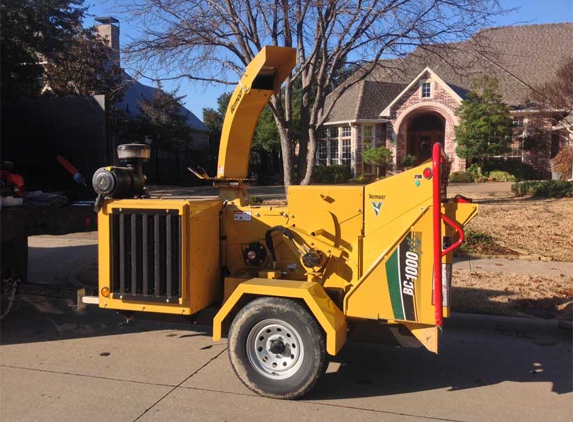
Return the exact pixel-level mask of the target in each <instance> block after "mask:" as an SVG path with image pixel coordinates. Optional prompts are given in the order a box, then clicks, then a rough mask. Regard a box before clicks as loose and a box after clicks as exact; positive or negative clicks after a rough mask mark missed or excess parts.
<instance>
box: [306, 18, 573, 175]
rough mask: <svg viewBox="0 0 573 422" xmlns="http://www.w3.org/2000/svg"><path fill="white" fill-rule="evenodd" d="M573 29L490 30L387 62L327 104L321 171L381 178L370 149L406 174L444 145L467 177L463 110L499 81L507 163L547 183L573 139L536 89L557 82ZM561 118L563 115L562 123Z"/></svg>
mask: <svg viewBox="0 0 573 422" xmlns="http://www.w3.org/2000/svg"><path fill="white" fill-rule="evenodd" d="M572 39H573V23H562V24H548V25H527V26H513V27H501V28H492V29H488V30H484V31H482V32H480V33H478V34H476V35H475V36H474V37H472V38H471V39H469V40H468V41H465V42H460V43H452V44H442V45H437V46H432V47H431V48H426V49H424V50H422V49H417V50H415V51H414V52H412V53H411V54H409V55H408V56H406V57H404V58H401V59H395V60H386V61H384V62H382V63H381V65H380V66H379V67H377V68H376V69H374V71H373V72H372V73H371V74H370V75H368V77H366V78H365V79H363V80H361V81H359V82H355V83H352V79H350V82H349V84H348V86H344V85H343V86H341V87H339V88H337V90H335V91H334V92H333V93H332V94H330V96H329V97H328V98H327V101H326V107H325V110H327V111H328V110H329V108H330V111H329V113H328V115H327V117H326V119H325V122H324V123H323V125H322V130H321V131H320V135H319V139H320V141H319V143H318V146H317V157H316V162H317V164H318V165H332V164H342V165H346V166H348V167H349V168H350V169H351V170H352V173H353V174H354V175H355V176H360V175H369V174H373V173H374V172H375V169H374V168H372V167H371V166H368V165H365V164H364V163H363V161H362V151H363V150H364V148H365V147H369V146H381V145H384V146H386V147H387V148H389V149H390V150H391V151H392V154H393V160H394V164H395V165H396V166H397V167H399V166H400V163H401V161H402V160H403V158H404V157H405V156H406V155H412V156H414V157H415V159H416V161H417V162H421V161H423V160H425V159H427V158H428V157H429V154H430V151H431V147H432V145H433V144H434V143H435V142H442V143H443V144H444V146H445V150H446V153H447V154H448V156H449V157H450V159H451V161H452V171H460V170H465V169H466V165H467V163H466V160H464V159H461V158H460V157H458V156H457V155H456V142H455V126H456V125H458V124H459V118H458V117H457V116H456V115H455V111H456V109H457V108H458V107H459V105H460V104H461V102H462V101H463V100H464V98H465V97H466V95H467V93H468V92H469V89H470V85H471V82H472V81H473V80H474V79H476V78H479V77H480V76H482V75H489V76H494V77H496V78H497V79H498V81H499V87H500V93H501V95H502V97H503V100H504V101H505V102H506V103H507V104H508V105H509V106H510V108H511V114H512V117H513V121H514V139H513V143H512V145H511V151H510V152H509V153H508V154H506V155H504V156H503V157H499V158H503V159H513V160H520V161H523V162H526V163H529V164H532V165H533V167H534V168H535V169H536V171H537V173H538V176H539V177H548V176H549V175H550V172H551V158H553V157H554V156H555V155H556V154H557V153H558V152H559V150H560V149H561V148H562V147H563V146H564V145H565V144H566V143H568V142H571V141H572V140H571V135H570V134H568V133H566V132H564V131H562V130H560V128H559V126H553V124H554V122H555V119H557V120H558V119H559V116H558V115H557V114H556V113H555V112H554V111H551V110H540V109H539V108H537V107H536V106H535V104H533V103H532V102H531V101H530V100H529V97H530V92H531V87H537V86H540V85H541V84H543V83H545V82H548V81H550V80H551V79H552V78H553V77H554V76H555V74H556V71H557V69H558V67H559V66H560V65H561V64H562V63H563V61H564V60H565V59H566V58H568V57H571V56H572V55H573V44H572V43H571V42H570V41H567V40H572ZM561 116H562V115H561Z"/></svg>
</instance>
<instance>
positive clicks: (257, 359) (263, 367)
mask: <svg viewBox="0 0 573 422" xmlns="http://www.w3.org/2000/svg"><path fill="white" fill-rule="evenodd" d="M247 357H248V358H249V362H250V363H251V365H252V366H253V368H255V370H256V371H257V372H258V373H260V374H261V375H263V376H265V377H267V378H270V379H275V380H280V379H285V378H289V377H292V376H293V375H294V374H296V373H297V372H298V370H299V369H300V367H301V365H302V362H303V359H304V346H303V343H302V339H301V338H300V334H299V333H298V331H296V330H295V329H294V327H293V326H292V325H290V324H288V323H286V322H284V321H281V320H278V319H265V320H263V321H260V322H258V323H257V324H256V325H255V326H254V327H253V328H252V329H251V331H250V332H249V335H248V337H247Z"/></svg>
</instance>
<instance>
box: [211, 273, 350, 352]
mask: <svg viewBox="0 0 573 422" xmlns="http://www.w3.org/2000/svg"><path fill="white" fill-rule="evenodd" d="M245 295H248V296H251V297H252V296H255V297H256V296H274V297H285V298H291V299H302V300H303V301H304V303H305V304H306V305H307V306H308V308H309V309H310V312H312V314H313V315H314V317H315V318H316V320H317V321H318V323H319V324H320V326H321V327H322V329H323V330H324V332H325V333H326V351H327V353H328V354H329V355H332V356H334V355H336V354H337V353H338V351H339V350H340V349H341V348H342V346H344V344H345V343H346V334H347V324H346V318H345V317H344V314H343V313H342V311H341V310H340V309H339V308H338V307H337V306H336V305H335V304H334V302H333V301H332V300H331V299H330V298H329V297H328V295H327V294H326V292H325V291H324V289H323V288H322V286H321V285H320V284H318V283H314V282H301V281H289V280H268V279H263V278H253V279H250V280H247V281H245V282H243V283H241V284H239V286H238V287H237V288H236V289H235V291H234V292H233V293H232V294H231V296H230V297H229V299H228V300H227V301H226V302H225V304H224V305H223V306H222V307H221V309H220V310H219V312H218V313H217V315H215V318H214V319H213V341H219V340H221V337H222V331H223V324H224V323H225V322H226V320H227V318H228V317H229V316H230V314H231V313H232V312H233V310H235V309H238V307H239V306H240V305H239V301H240V299H241V298H243V297H244V296H245Z"/></svg>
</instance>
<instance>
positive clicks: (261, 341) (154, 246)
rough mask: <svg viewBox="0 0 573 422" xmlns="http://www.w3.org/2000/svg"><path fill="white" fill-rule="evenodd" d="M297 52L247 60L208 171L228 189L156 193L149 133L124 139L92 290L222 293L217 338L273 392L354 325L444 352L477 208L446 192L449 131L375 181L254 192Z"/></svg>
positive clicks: (292, 384) (356, 331) (97, 181)
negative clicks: (268, 108) (274, 200)
mask: <svg viewBox="0 0 573 422" xmlns="http://www.w3.org/2000/svg"><path fill="white" fill-rule="evenodd" d="M295 64H296V52H295V50H294V49H291V48H280V47H265V48H264V49H263V50H262V51H261V52H260V53H259V54H258V55H257V56H256V57H255V58H254V60H253V61H252V62H251V63H250V64H249V66H248V67H247V69H246V72H245V74H244V75H243V77H242V78H241V81H240V83H239V85H238V86H237V88H236V89H235V92H234V93H233V95H232V97H231V100H230V103H229V107H228V109H227V114H226V116H225V122H224V126H223V133H222V139H221V150H220V152H219V163H218V168H217V175H216V177H214V178H212V179H211V180H212V181H213V183H214V185H215V186H216V187H217V188H218V189H219V197H214V198H210V199H193V198H188V199H169V198H153V197H149V195H148V194H147V192H146V191H145V186H144V176H143V175H142V173H141V162H142V161H145V160H146V159H147V158H148V151H147V150H146V149H145V147H144V146H142V145H131V146H130V145H127V146H122V147H121V148H122V149H121V151H120V152H121V154H122V158H123V159H124V160H125V161H126V167H107V168H105V169H100V170H99V171H98V172H96V174H95V175H94V180H93V183H94V188H95V189H96V191H97V192H98V193H99V194H100V196H101V200H100V201H98V203H99V206H100V207H101V208H100V210H99V219H98V222H99V295H98V297H93V298H84V301H85V302H89V303H97V304H99V306H100V307H102V308H107V309H115V310H119V311H124V312H125V311H138V312H156V313H167V314H177V315H194V314H196V313H198V312H200V311H201V310H203V309H205V308H206V307H208V306H212V305H215V306H220V308H219V310H218V312H217V314H216V316H215V318H214V319H213V337H214V340H215V341H217V340H220V339H221V338H222V337H223V336H224V335H227V337H228V341H229V347H228V350H229V357H230V360H231V363H232V365H233V367H234V369H235V371H236V373H237V375H238V376H239V378H240V379H241V380H242V381H243V383H244V384H245V385H246V386H247V387H248V388H250V389H251V390H253V391H255V392H257V393H259V394H261V395H265V396H268V397H275V398H298V397H301V396H303V395H304V394H306V393H307V392H308V391H309V390H310V389H311V388H312V387H313V386H314V385H315V384H316V382H317V381H318V379H319V378H320V377H321V375H322V374H323V373H324V371H325V369H326V365H327V354H328V355H336V354H337V353H338V352H339V351H340V349H341V348H342V347H343V346H344V344H345V343H346V341H347V340H348V339H352V338H353V337H356V338H361V339H362V340H370V341H373V340H374V339H375V338H376V339H377V338H378V337H379V336H378V331H382V330H389V331H390V332H394V333H395V334H396V333H397V332H398V331H400V332H404V331H406V332H407V333H410V335H409V340H413V341H415V339H418V340H419V343H418V342H416V343H417V344H420V343H421V344H423V345H424V346H425V347H426V348H427V349H428V350H430V351H432V352H435V353H437V351H438V341H439V335H440V327H441V326H442V323H443V319H444V318H446V317H448V316H449V313H450V306H449V305H450V285H451V274H452V271H451V265H452V253H453V251H454V249H456V248H457V247H459V246H460V244H461V242H463V230H462V227H463V226H464V225H465V224H467V222H468V221H469V220H470V219H471V218H472V217H473V216H474V215H475V214H476V212H477V206H476V205H474V204H472V203H469V202H468V201H467V200H465V199H463V198H458V199H447V197H446V188H447V157H446V155H445V154H444V151H443V149H442V147H441V145H440V144H435V145H434V146H433V155H432V159H431V160H429V161H427V162H425V163H423V164H422V165H420V166H418V167H416V168H413V169H411V170H408V171H405V172H403V173H400V174H398V175H395V176H392V177H389V178H387V179H384V180H381V181H377V182H375V183H372V184H369V185H366V186H291V187H290V188H289V190H288V198H287V199H288V205H286V206H274V205H268V206H265V205H255V204H253V203H252V202H251V197H250V195H249V193H248V190H247V189H246V182H247V179H246V177H247V171H248V160H249V153H250V146H251V141H252V135H253V131H254V128H255V125H256V123H257V120H258V118H259V115H260V113H261V111H262V110H263V108H264V106H265V105H266V104H267V102H268V101H269V99H270V97H271V96H272V95H276V94H277V93H278V92H279V90H280V85H281V84H282V82H283V81H284V80H285V79H286V78H287V77H288V75H289V74H290V72H291V70H292V69H293V68H294V66H295ZM196 174H198V175H199V176H200V177H203V178H209V176H207V175H206V174H205V173H204V172H203V173H200V174H199V173H196ZM400 327H405V328H406V330H404V329H401V330H393V329H394V328H400Z"/></svg>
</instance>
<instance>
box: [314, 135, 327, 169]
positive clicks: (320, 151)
mask: <svg viewBox="0 0 573 422" xmlns="http://www.w3.org/2000/svg"><path fill="white" fill-rule="evenodd" d="M326 148H327V145H326V141H318V148H317V151H316V164H318V165H319V166H325V165H326V161H327V158H328V152H327V149H326Z"/></svg>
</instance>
